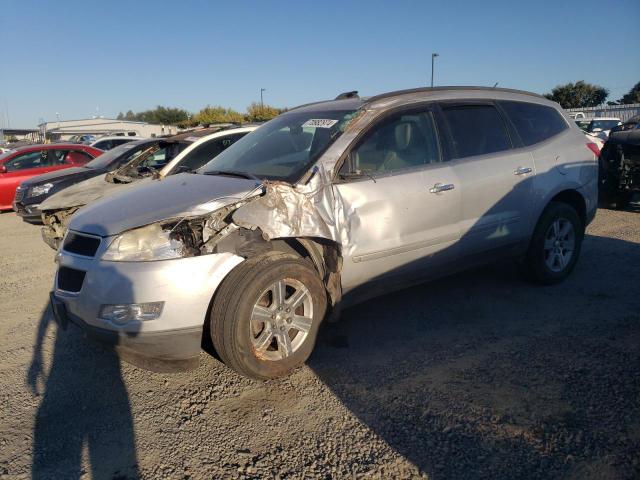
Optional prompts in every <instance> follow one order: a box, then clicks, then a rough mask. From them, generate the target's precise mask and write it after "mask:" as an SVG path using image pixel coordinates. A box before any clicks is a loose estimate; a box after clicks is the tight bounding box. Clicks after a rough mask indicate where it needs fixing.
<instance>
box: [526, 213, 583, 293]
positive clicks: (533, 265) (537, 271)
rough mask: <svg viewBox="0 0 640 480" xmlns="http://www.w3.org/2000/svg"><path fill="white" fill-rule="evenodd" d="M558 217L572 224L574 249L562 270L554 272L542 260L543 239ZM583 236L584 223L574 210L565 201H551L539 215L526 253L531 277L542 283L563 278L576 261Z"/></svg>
mask: <svg viewBox="0 0 640 480" xmlns="http://www.w3.org/2000/svg"><path fill="white" fill-rule="evenodd" d="M558 218H565V219H567V220H568V221H570V222H571V224H572V225H573V229H574V232H575V249H574V252H573V255H572V257H571V260H570V261H569V264H568V265H567V266H566V267H565V268H564V270H562V271H561V272H554V271H552V270H550V269H549V267H548V266H547V264H546V262H545V260H544V241H545V237H546V234H547V231H548V230H549V227H550V226H551V224H552V223H553V222H554V221H555V220H556V219H558ZM583 238H584V224H583V222H582V221H581V220H580V217H579V216H578V213H577V212H576V210H575V209H574V208H573V207H571V206H570V205H567V204H566V203H560V202H551V203H550V204H549V205H548V206H547V208H545V210H544V211H543V212H542V215H541V216H540V220H539V221H538V224H537V225H536V228H535V230H534V233H533V236H532V238H531V243H530V245H529V251H528V253H527V259H526V261H527V267H528V269H529V272H530V274H531V276H532V279H533V280H534V281H537V282H538V283H542V284H544V285H552V284H554V283H558V282H561V281H562V280H564V279H565V278H566V277H567V276H568V275H569V274H570V273H571V272H572V270H573V269H574V267H575V265H576V263H577V261H578V258H579V256H580V251H581V249H582V240H583Z"/></svg>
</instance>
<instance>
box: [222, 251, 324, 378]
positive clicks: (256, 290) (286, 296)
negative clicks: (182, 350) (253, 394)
mask: <svg viewBox="0 0 640 480" xmlns="http://www.w3.org/2000/svg"><path fill="white" fill-rule="evenodd" d="M326 308H327V298H326V292H325V288H324V285H323V284H322V282H321V280H320V278H319V277H318V273H317V272H316V270H315V269H314V268H313V266H311V265H309V263H308V262H306V261H304V260H302V259H300V258H296V257H293V256H291V255H286V254H278V253H276V254H270V255H265V256H262V257H258V258H254V259H249V260H247V261H245V262H243V263H241V264H240V265H239V266H238V267H236V268H235V269H234V270H233V271H232V272H231V273H230V274H229V276H228V277H227V278H226V279H225V280H224V281H223V282H222V284H221V285H220V288H219V290H218V292H217V293H216V296H215V299H214V303H213V308H212V309H211V317H210V322H211V340H212V341H213V345H214V347H215V349H216V352H217V353H218V355H219V356H220V358H221V359H222V361H223V362H224V363H225V364H226V365H227V366H229V367H231V368H233V369H234V370H236V371H237V372H238V373H240V374H242V375H245V376H248V377H252V378H257V379H269V378H275V377H279V376H282V375H285V374H287V373H289V372H290V371H291V370H293V369H295V368H296V367H298V366H300V365H301V364H302V363H304V362H305V361H306V360H307V358H308V357H309V355H310V354H311V352H312V350H313V347H314V345H315V341H316V336H317V333H318V328H319V327H320V323H321V322H322V319H323V318H324V315H325V311H326Z"/></svg>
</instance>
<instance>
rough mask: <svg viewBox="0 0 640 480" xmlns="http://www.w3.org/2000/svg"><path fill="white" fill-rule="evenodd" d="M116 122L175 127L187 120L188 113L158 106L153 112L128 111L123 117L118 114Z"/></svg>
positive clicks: (178, 109) (180, 109)
mask: <svg viewBox="0 0 640 480" xmlns="http://www.w3.org/2000/svg"><path fill="white" fill-rule="evenodd" d="M117 119H118V120H130V121H135V122H148V123H160V124H163V125H177V124H179V123H181V122H184V121H186V120H188V119H189V112H187V111H186V110H183V109H182V108H171V107H163V106H161V105H158V106H157V107H156V108H155V109H153V110H145V111H144V112H138V113H133V112H132V111H131V110H128V111H127V113H125V114H124V115H123V114H122V112H120V113H119V114H118V117H117Z"/></svg>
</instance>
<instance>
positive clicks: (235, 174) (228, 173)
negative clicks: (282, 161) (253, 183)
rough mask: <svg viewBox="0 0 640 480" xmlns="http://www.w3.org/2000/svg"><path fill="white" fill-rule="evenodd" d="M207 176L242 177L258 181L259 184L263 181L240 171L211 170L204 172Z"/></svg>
mask: <svg viewBox="0 0 640 480" xmlns="http://www.w3.org/2000/svg"><path fill="white" fill-rule="evenodd" d="M204 174H205V175H226V176H228V177H240V178H246V179H248V180H257V181H259V182H261V181H262V179H260V178H259V177H256V176H255V175H253V174H251V173H247V172H240V171H238V170H209V171H208V172H204Z"/></svg>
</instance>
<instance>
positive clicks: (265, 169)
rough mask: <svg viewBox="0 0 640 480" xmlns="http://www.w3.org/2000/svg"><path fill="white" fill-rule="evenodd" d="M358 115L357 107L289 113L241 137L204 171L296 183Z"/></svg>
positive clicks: (206, 166) (205, 172)
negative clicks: (356, 113) (355, 109)
mask: <svg viewBox="0 0 640 480" xmlns="http://www.w3.org/2000/svg"><path fill="white" fill-rule="evenodd" d="M354 116H355V111H354V110H337V111H305V112H295V111H294V112H291V113H285V114H284V115H280V116H279V117H276V118H274V119H273V120H271V121H270V122H267V123H265V124H264V125H263V126H262V127H260V128H258V129H257V130H255V131H254V132H253V133H251V134H250V135H247V136H246V137H244V138H242V139H240V140H238V141H237V142H236V143H234V144H233V145H232V146H230V147H229V148H228V149H226V150H225V151H223V152H222V153H221V154H220V155H218V156H217V157H216V158H214V159H213V160H212V161H210V162H209V163H207V164H206V165H205V166H204V167H202V169H201V170H200V173H204V174H207V173H208V174H215V173H223V172H234V173H240V174H246V175H247V176H251V177H258V178H260V179H268V180H283V181H286V182H289V183H294V182H296V181H297V180H299V179H300V177H302V175H303V174H304V173H305V172H306V171H307V170H308V169H309V167H310V166H311V165H312V164H313V163H314V162H315V161H316V160H317V159H318V157H319V156H320V155H321V154H322V153H323V152H324V151H325V150H326V149H327V148H328V147H329V145H331V144H332V143H333V142H334V141H335V140H336V139H337V138H338V137H339V136H340V135H341V134H342V132H343V131H344V129H345V128H346V126H347V124H348V123H349V121H350V120H351V119H352V118H353V117H354Z"/></svg>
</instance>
